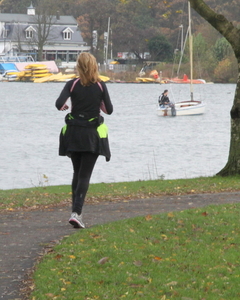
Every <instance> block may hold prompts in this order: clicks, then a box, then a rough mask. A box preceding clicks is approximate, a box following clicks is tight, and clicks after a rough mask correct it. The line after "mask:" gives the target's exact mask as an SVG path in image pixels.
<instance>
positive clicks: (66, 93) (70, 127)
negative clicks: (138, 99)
mask: <svg viewBox="0 0 240 300" xmlns="http://www.w3.org/2000/svg"><path fill="white" fill-rule="evenodd" d="M76 68H77V72H78V75H79V78H77V79H72V80H70V81H68V82H67V83H66V84H65V86H64V87H63V90H62V92H61V94H60V96H59V97H58V99H57V100H56V107H57V109H58V110H60V111H65V110H67V109H68V108H69V107H68V105H67V104H66V102H67V100H68V98H69V97H70V99H71V113H68V114H67V115H66V116H65V122H66V125H65V126H64V127H63V128H62V130H61V133H60V144H59V155H61V156H69V157H70V158H71V161H72V166H73V179H72V214H71V217H70V219H69V223H70V224H71V225H73V226H74V227H75V228H85V225H84V223H83V221H82V208H83V204H84V201H85V197H86V194H87V191H88V187H89V182H90V178H91V175H92V172H93V169H94V166H95V163H96V161H97V159H98V156H99V155H103V156H105V157H106V161H109V160H110V156H111V153H110V147H109V143H108V133H107V126H106V124H105V123H104V118H103V117H102V116H101V115H100V109H101V110H102V111H103V112H105V113H106V114H108V115H111V114H112V112H113V105H112V102H111V99H110V96H109V93H108V90H107V86H106V84H105V83H104V82H103V81H101V79H100V77H99V73H98V65H97V61H96V59H95V57H94V56H93V55H91V54H90V53H88V52H82V53H80V55H79V56H78V58H77V66H76Z"/></svg>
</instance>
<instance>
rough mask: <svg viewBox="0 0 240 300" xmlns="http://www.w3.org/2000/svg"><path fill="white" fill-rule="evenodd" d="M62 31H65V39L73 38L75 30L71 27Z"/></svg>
mask: <svg viewBox="0 0 240 300" xmlns="http://www.w3.org/2000/svg"><path fill="white" fill-rule="evenodd" d="M62 33H63V39H64V40H71V39H72V34H73V30H72V29H71V28H70V27H68V28H66V29H65V30H63V32H62Z"/></svg>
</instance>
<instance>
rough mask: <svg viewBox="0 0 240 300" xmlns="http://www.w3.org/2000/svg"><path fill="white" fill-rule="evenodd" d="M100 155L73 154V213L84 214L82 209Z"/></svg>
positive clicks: (89, 153) (87, 153)
mask: <svg viewBox="0 0 240 300" xmlns="http://www.w3.org/2000/svg"><path fill="white" fill-rule="evenodd" d="M97 158H98V154H95V153H91V152H72V153H71V160H72V165H73V179H72V212H76V213H77V214H79V215H80V214H81V213H82V207H83V204H84V200H85V197H86V194H87V191H88V187H89V182H90V178H91V175H92V171H93V168H94V166H95V163H96V161H97Z"/></svg>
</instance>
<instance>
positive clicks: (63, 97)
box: [55, 81, 71, 110]
mask: <svg viewBox="0 0 240 300" xmlns="http://www.w3.org/2000/svg"><path fill="white" fill-rule="evenodd" d="M69 83H70V82H69V81H68V82H67V83H66V84H65V86H64V88H63V90H62V92H61V94H60V96H59V97H58V98H57V100H56V103H55V106H56V108H57V109H58V110H67V109H68V105H66V102H67V100H68V98H69V97H70V86H71V85H70V84H69Z"/></svg>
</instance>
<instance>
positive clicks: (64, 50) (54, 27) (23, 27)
mask: <svg viewBox="0 0 240 300" xmlns="http://www.w3.org/2000/svg"><path fill="white" fill-rule="evenodd" d="M51 17H52V18H51V23H50V24H51V25H50V26H51V29H50V33H49V35H48V37H47V42H46V44H45V45H44V46H43V56H44V57H43V58H44V59H45V60H55V61H57V60H59V61H62V62H63V64H64V63H69V62H76V58H77V55H78V54H79V53H80V52H83V51H89V50H90V47H89V46H87V44H86V43H85V42H84V41H83V38H82V35H81V32H80V31H79V27H78V25H77V21H76V20H75V19H74V18H73V17H72V16H60V15H59V14H58V13H56V16H51ZM39 20H40V17H39V16H37V15H36V14H35V8H34V7H33V6H32V5H31V6H30V7H29V8H28V9H27V14H9V13H0V55H1V56H3V55H4V56H13V55H20V54H23V53H24V54H25V55H32V56H33V57H34V59H36V58H37V52H38V40H37V37H38V30H39V28H41V26H42V25H43V24H39Z"/></svg>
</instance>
